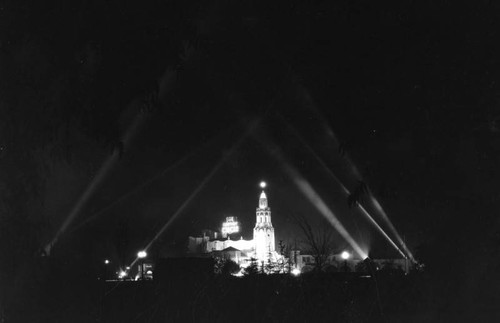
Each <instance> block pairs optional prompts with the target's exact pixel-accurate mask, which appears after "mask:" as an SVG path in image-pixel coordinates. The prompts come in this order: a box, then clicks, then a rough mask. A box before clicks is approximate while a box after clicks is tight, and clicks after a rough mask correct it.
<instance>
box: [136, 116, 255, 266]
mask: <svg viewBox="0 0 500 323" xmlns="http://www.w3.org/2000/svg"><path fill="white" fill-rule="evenodd" d="M255 126H256V123H253V124H252V125H251V126H249V127H248V130H247V131H246V132H245V133H244V134H243V135H242V136H241V137H240V138H239V139H238V140H237V141H236V143H234V144H233V146H232V147H231V149H230V150H229V152H226V153H225V154H224V156H223V157H222V159H221V160H219V162H218V163H217V164H216V165H215V166H214V167H213V168H212V170H211V171H210V173H209V174H208V175H207V176H205V178H204V179H203V180H202V181H201V183H200V184H199V185H198V186H197V187H196V189H195V190H194V191H193V192H192V193H191V194H190V195H189V196H188V198H187V199H186V200H185V201H184V202H183V203H182V204H181V206H180V207H179V208H178V209H177V210H176V211H175V212H174V214H173V215H172V216H171V217H170V219H168V221H167V222H166V223H165V224H164V225H163V226H162V227H161V229H160V230H159V231H158V232H157V233H156V235H155V236H154V237H153V239H151V241H150V242H149V243H148V244H147V245H146V247H145V248H143V249H142V250H144V251H148V250H149V248H150V247H151V246H152V245H153V243H154V242H155V241H156V240H157V239H158V238H159V237H160V236H161V235H162V234H163V233H164V232H165V231H166V230H167V229H168V228H169V227H170V225H171V224H172V223H173V222H174V220H176V219H177V218H178V217H179V215H180V214H181V213H182V212H183V211H184V209H186V207H187V206H188V205H189V204H190V203H191V201H192V200H193V199H194V198H195V197H196V196H197V195H198V193H199V192H200V191H201V190H202V189H203V188H204V187H205V186H206V184H207V183H208V182H209V181H210V180H211V179H212V177H213V176H214V175H215V173H217V171H218V170H219V169H220V168H221V166H222V165H224V163H225V162H226V160H227V159H228V158H229V156H231V154H232V153H233V152H234V150H235V149H236V148H237V147H238V146H239V145H241V143H242V142H243V140H244V139H245V138H246V137H247V135H248V134H249V133H250V131H251V130H252V129H253V128H254V127H255ZM137 261H139V258H138V257H137V258H136V259H135V260H134V261H133V262H132V263H131V264H130V267H133V266H134V265H135V264H136V263H137Z"/></svg>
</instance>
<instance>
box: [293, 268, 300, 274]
mask: <svg viewBox="0 0 500 323" xmlns="http://www.w3.org/2000/svg"><path fill="white" fill-rule="evenodd" d="M292 275H294V276H298V275H300V269H299V268H294V269H293V270H292Z"/></svg>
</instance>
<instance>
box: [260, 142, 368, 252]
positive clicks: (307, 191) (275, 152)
mask: <svg viewBox="0 0 500 323" xmlns="http://www.w3.org/2000/svg"><path fill="white" fill-rule="evenodd" d="M258 139H259V140H260V139H261V138H258ZM261 141H262V140H261ZM265 144H266V148H267V149H268V151H269V153H270V154H271V156H273V157H274V158H275V159H276V160H278V161H279V162H280V163H281V164H282V165H283V167H284V169H285V172H286V173H287V174H288V176H290V177H291V178H292V180H293V182H294V184H295V186H297V188H298V189H299V191H300V192H301V193H302V194H304V196H305V197H306V198H307V199H308V200H309V202H310V203H311V204H312V205H313V206H314V207H315V208H316V209H317V210H318V211H319V212H320V213H321V215H322V216H323V217H324V218H325V219H326V220H327V221H328V222H330V224H331V225H332V227H333V228H334V229H335V230H337V232H338V233H339V234H340V235H341V236H342V238H344V240H345V241H347V243H349V245H350V246H351V247H352V249H353V250H354V251H355V252H356V253H357V254H358V255H359V256H360V257H361V259H365V258H367V257H368V254H367V252H365V251H364V250H363V249H362V248H361V247H360V246H359V245H358V243H357V242H356V241H355V240H354V238H353V237H352V236H351V235H350V234H349V232H348V231H347V230H346V228H345V227H344V226H343V225H342V223H341V222H340V221H339V219H338V218H337V217H336V216H335V214H334V213H333V212H332V211H331V210H330V208H329V207H328V206H327V205H326V203H325V202H324V201H323V199H322V198H321V197H320V196H319V194H318V193H316V191H315V190H314V189H313V188H312V186H311V185H310V184H309V182H308V181H307V180H306V179H305V178H304V177H303V176H302V175H300V173H299V172H298V171H297V170H296V169H295V168H294V167H293V166H292V165H290V163H288V162H287V161H286V160H285V158H284V157H283V156H282V154H281V153H280V150H279V148H278V147H276V146H275V145H272V144H271V143H270V142H269V141H266V142H265Z"/></svg>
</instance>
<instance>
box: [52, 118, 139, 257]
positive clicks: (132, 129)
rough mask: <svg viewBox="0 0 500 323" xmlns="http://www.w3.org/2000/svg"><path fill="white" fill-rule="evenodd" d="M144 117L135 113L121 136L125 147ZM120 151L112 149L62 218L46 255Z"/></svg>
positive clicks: (102, 178) (96, 186)
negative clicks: (132, 120)
mask: <svg viewBox="0 0 500 323" xmlns="http://www.w3.org/2000/svg"><path fill="white" fill-rule="evenodd" d="M144 119H145V117H144V116H143V115H141V114H139V115H137V116H136V118H135V119H134V122H133V123H132V124H131V125H130V126H129V128H128V129H127V131H126V132H125V134H124V136H123V137H122V144H123V145H124V146H125V147H126V146H127V145H128V144H129V142H130V140H131V139H132V136H133V135H134V134H135V133H136V132H137V130H138V129H139V126H140V125H141V124H142V123H143V121H144ZM121 153H122V152H120V150H119V149H114V150H113V153H112V154H111V156H109V157H107V158H106V160H105V161H104V163H103V164H102V166H101V168H100V169H99V171H98V172H97V175H96V176H95V177H94V178H93V179H92V181H91V182H90V183H89V185H88V186H87V188H86V189H85V191H84V192H83V194H82V195H81V197H80V198H79V199H78V201H77V202H76V204H75V206H74V207H73V208H72V209H71V211H70V213H69V215H68V216H67V217H66V219H64V222H63V224H62V225H61V227H60V228H59V230H58V231H57V233H56V234H55V236H54V238H53V239H52V240H51V241H50V243H48V244H47V245H46V246H45V247H44V252H45V254H46V255H50V252H51V249H52V247H53V246H54V245H55V244H56V242H57V241H58V240H59V238H60V236H61V235H62V234H63V233H64V232H65V231H66V229H67V228H68V227H69V226H70V224H71V223H72V222H73V221H74V220H75V218H76V217H77V216H78V214H79V213H80V211H81V210H82V209H83V207H84V206H85V204H86V203H87V201H88V200H89V199H90V198H91V197H92V194H93V193H94V192H95V191H96V189H97V188H98V187H99V185H100V184H101V183H102V182H103V180H104V178H105V177H106V175H107V174H108V173H109V171H110V170H111V168H112V167H113V165H114V164H115V163H116V161H117V160H118V159H119V158H120V155H121Z"/></svg>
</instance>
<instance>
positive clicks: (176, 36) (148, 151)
mask: <svg viewBox="0 0 500 323" xmlns="http://www.w3.org/2000/svg"><path fill="white" fill-rule="evenodd" d="M268 2H270V1H262V2H254V1H238V2H234V3H232V2H229V1H215V2H211V3H203V2H192V3H189V4H187V3H186V2H185V1H177V2H174V1H155V2H151V3H141V4H140V5H139V4H137V3H132V2H126V1H125V2H123V1H74V2H71V3H70V2H64V1H60V2H58V3H54V4H50V5H49V4H45V3H35V2H33V3H30V2H29V1H26V2H7V3H4V4H2V5H1V8H0V10H1V11H0V15H1V19H0V24H1V27H0V33H1V39H0V57H1V59H0V91H1V96H0V109H1V110H0V111H1V115H2V118H1V121H0V127H1V128H0V131H1V132H0V135H1V137H0V145H1V152H0V162H1V164H2V167H1V170H0V172H1V173H0V181H1V185H2V186H1V191H2V193H1V199H2V212H3V214H4V215H3V218H2V221H4V223H5V225H2V230H4V231H5V232H4V234H3V235H2V238H3V239H14V240H13V241H16V243H17V246H18V248H19V249H20V250H23V252H24V253H25V254H26V255H32V254H34V253H35V250H36V249H37V248H39V247H40V246H42V245H44V244H45V243H47V241H50V240H51V239H52V238H53V236H54V235H55V234H56V232H57V230H58V229H59V227H60V226H61V225H62V223H63V221H64V219H65V218H66V217H67V216H68V214H69V213H70V211H71V209H72V207H73V206H74V205H75V204H76V203H77V201H78V198H79V197H80V196H81V194H82V193H83V192H84V190H85V188H86V187H87V186H88V185H89V183H91V182H92V181H93V180H95V178H96V175H97V174H98V170H99V168H100V167H101V165H102V164H103V163H104V161H105V160H106V159H107V158H111V157H110V156H112V155H113V153H115V155H116V152H117V151H118V150H120V151H121V152H122V153H121V158H119V159H118V160H117V161H116V163H115V164H114V165H113V167H112V168H111V169H110V171H109V172H107V176H106V177H105V178H104V180H103V181H102V183H101V185H100V186H99V187H98V188H97V189H96V190H95V191H94V192H93V194H92V196H91V198H90V199H89V201H88V203H86V204H85V206H84V207H83V209H82V210H81V212H79V213H78V214H77V216H76V218H75V220H74V221H73V222H72V223H71V224H70V226H69V228H68V230H67V231H66V232H65V233H64V234H63V235H62V236H61V240H60V241H64V242H65V243H61V244H60V245H59V247H57V248H59V249H57V248H56V249H54V250H56V251H54V252H59V253H60V254H61V255H64V254H66V255H67V254H74V253H77V254H81V255H89V254H92V257H96V258H97V257H104V256H105V255H108V254H114V256H116V257H118V254H120V257H122V258H127V257H129V256H127V255H129V254H132V255H133V253H134V252H135V250H136V249H138V248H140V247H141V246H142V245H144V244H145V243H147V242H148V241H149V240H150V239H151V238H152V237H153V236H154V235H155V234H156V232H158V230H159V229H160V228H161V226H162V225H163V224H164V223H165V222H166V221H168V219H169V218H170V217H171V216H172V214H173V213H174V212H175V210H176V209H177V208H178V207H179V206H180V205H181V204H182V203H183V202H184V201H185V199H186V198H187V197H188V196H189V195H190V194H191V193H192V192H193V191H194V190H195V189H196V188H197V187H198V185H199V184H200V183H201V182H202V181H203V179H204V178H205V176H207V174H208V173H210V171H211V169H212V168H213V167H214V166H215V165H217V163H219V162H220V161H221V160H223V159H224V160H225V162H224V164H223V165H222V166H221V167H220V168H219V170H218V171H217V172H216V173H215V175H214V176H213V178H212V179H211V180H210V181H208V182H207V184H206V186H205V187H204V188H203V189H202V190H201V191H200V193H199V194H198V195H197V196H196V197H195V198H194V199H193V200H192V202H191V203H189V205H188V206H187V207H186V209H185V210H184V211H183V212H182V213H181V214H180V215H179V217H178V219H177V220H176V221H175V222H174V223H173V225H172V226H171V227H170V228H169V229H168V230H167V231H166V232H165V234H164V235H162V237H161V239H160V240H159V241H158V244H159V245H170V244H174V243H179V242H180V241H181V242H182V241H184V239H185V237H186V236H187V235H188V234H196V233H198V232H199V230H201V229H203V228H206V227H212V228H214V227H216V226H218V225H220V222H221V221H222V219H223V217H224V216H226V215H236V216H238V217H239V218H240V219H241V221H242V222H243V225H244V228H245V232H244V233H245V235H247V236H248V235H250V233H251V229H252V226H253V221H254V215H255V214H254V212H255V207H256V206H257V201H258V194H259V192H260V191H259V188H258V183H259V181H260V180H262V179H264V180H266V181H268V182H269V189H268V193H269V198H270V204H271V207H272V210H273V222H274V223H275V226H276V235H277V238H278V239H284V240H287V241H290V240H293V239H294V238H296V237H297V236H298V232H297V230H296V229H294V226H293V223H292V220H291V218H290V215H291V214H293V213H296V214H304V215H306V216H307V217H308V218H309V219H310V220H311V221H313V222H315V223H316V222H318V223H319V222H321V216H320V215H319V214H318V213H317V212H316V211H315V209H314V208H313V207H312V206H311V205H310V204H309V203H308V202H307V200H306V199H305V198H304V197H303V196H302V195H301V194H300V192H299V191H298V190H297V188H296V187H295V186H294V185H293V182H292V179H291V178H290V176H289V175H287V173H286V172H284V171H283V168H284V165H283V164H282V162H280V161H279V160H278V159H276V158H274V157H273V151H274V150H276V149H279V151H280V152H281V153H282V154H283V156H285V159H286V160H287V161H288V162H289V163H290V165H293V167H295V168H296V169H297V170H298V171H299V172H300V173H301V174H302V175H303V176H304V177H305V178H306V179H307V180H308V181H309V182H310V183H311V185H312V186H313V187H314V188H315V189H316V190H317V192H318V193H320V195H321V196H322V197H323V199H324V200H325V202H326V203H327V204H328V205H329V206H330V207H331V208H332V210H333V211H334V212H335V213H336V214H337V215H338V216H339V218H340V219H341V220H342V221H344V222H345V225H346V227H348V229H349V230H350V231H351V232H352V234H353V235H355V236H356V237H357V239H360V240H363V241H364V242H363V243H365V244H367V245H369V248H370V249H371V250H373V251H374V252H375V251H376V252H377V253H378V254H380V255H389V256H391V255H394V251H393V250H391V248H390V246H389V245H388V244H387V243H386V242H384V240H383V239H382V238H381V236H380V235H379V234H377V233H376V232H375V231H374V230H373V229H370V226H369V225H368V223H367V222H366V221H365V220H364V219H363V218H362V217H360V215H359V214H357V215H356V214H355V212H353V211H352V210H349V208H348V207H347V200H346V198H345V196H342V194H340V193H339V192H340V189H339V187H338V185H336V184H335V182H333V181H332V180H331V179H330V178H329V177H328V175H327V173H326V172H325V171H324V170H323V169H322V166H321V165H320V164H318V162H317V161H316V160H315V159H314V157H313V156H312V155H311V153H310V152H309V151H308V150H307V148H305V147H304V146H303V145H302V144H301V142H300V141H299V140H298V139H297V137H296V136H295V134H294V131H296V132H297V133H299V134H300V135H301V136H302V137H303V138H304V140H305V141H306V142H307V143H308V144H309V145H310V146H311V147H312V149H313V150H314V151H315V152H316V153H317V154H318V155H319V156H320V157H321V158H322V159H323V160H324V161H325V163H326V164H327V165H328V167H330V169H331V170H332V171H333V172H335V173H336V175H337V176H338V177H339V178H341V180H342V181H344V182H345V184H346V185H347V187H348V188H349V189H351V190H353V189H355V188H356V185H357V183H358V180H362V181H364V182H365V183H366V184H367V185H368V186H369V188H370V190H371V191H372V192H373V194H374V195H375V196H376V197H377V198H378V200H379V201H380V203H381V204H382V206H383V207H384V208H385V210H386V211H387V213H388V215H389V217H390V219H391V220H392V221H393V223H394V225H395V227H396V228H397V229H398V231H399V232H400V233H401V234H402V235H404V237H405V239H406V240H407V242H408V244H409V246H410V248H411V249H412V251H414V253H416V254H417V257H420V259H422V260H423V261H424V262H428V263H430V264H431V266H432V264H433V263H434V262H436V263H437V262H439V261H442V258H443V257H446V256H447V257H449V258H450V259H465V258H466V259H471V260H472V261H473V260H474V259H476V258H480V257H486V256H487V255H489V254H493V253H494V252H495V250H496V249H495V248H498V247H496V246H497V245H498V244H497V243H496V242H498V221H497V216H496V214H497V210H498V207H500V205H499V194H498V189H497V187H498V184H497V183H498V181H499V180H500V178H499V174H498V171H497V169H498V167H497V165H498V162H499V157H500V146H499V145H500V121H499V120H500V109H499V106H498V93H499V84H498V72H499V57H500V55H499V54H500V52H499V48H498V46H499V45H498V44H499V42H498V27H499V26H498V21H499V20H498V6H497V5H495V4H494V3H490V2H488V1H476V2H474V4H472V3H471V4H469V5H463V4H459V3H448V2H435V1H423V2H422V1H419V2H416V1H387V2H384V3H377V4H375V3H365V2H361V1H335V2H332V1H323V2H321V1H306V2H302V1H300V2H299V1H273V2H272V3H268ZM156 95H157V96H158V102H157V104H154V105H151V104H149V103H148V102H153V101H154V97H155V96H156ZM151 97H153V101H151V100H149V99H148V98H151ZM148 100H149V101H148ZM134 120H141V123H140V126H139V127H138V128H137V131H135V132H134V133H133V135H131V137H130V138H131V139H130V140H128V139H127V140H126V141H124V139H123V138H124V136H125V134H127V133H129V132H130V130H129V129H130V128H131V127H132V125H133V124H134ZM290 127H292V128H293V129H295V130H291V128H290ZM327 129H331V130H332V131H333V132H334V133H335V135H336V138H337V139H336V140H334V139H332V137H331V136H329V134H328V132H327ZM240 138H243V139H241V140H242V141H241V142H240V143H239V144H238V146H237V147H235V148H234V149H233V148H232V147H233V145H234V144H235V143H236V142H238V140H239V139H240ZM276 147H277V148H276ZM274 152H275V151H274ZM348 157H349V158H350V159H351V160H352V162H353V163H354V165H355V166H356V167H357V168H358V169H359V176H354V175H353V173H352V172H351V170H350V168H349V163H348V162H347V158H348ZM179 160H182V162H180V163H178V164H176V162H177V161H179ZM174 164H175V167H172V168H169V167H170V166H171V165H174ZM165 169H168V171H164V170H165ZM152 178H155V180H154V181H152V182H151V183H149V184H148V185H143V184H144V183H146V182H147V181H148V180H150V179H152ZM141 185H143V186H141ZM130 192H133V193H132V194H129V195H127V196H126V198H124V199H122V200H119V199H120V198H121V197H122V196H124V194H128V193H130ZM117 200H119V203H115V202H116V201H117ZM112 203H115V204H112ZM111 204H112V207H108V206H109V205H111ZM106 207H108V208H107V209H105V210H104V211H102V210H103V209H104V208H106ZM99 212H100V213H99ZM95 213H98V216H94V217H93V214H95ZM86 219H88V222H86V224H85V225H80V226H79V224H80V223H82V222H83V221H85V220H86ZM340 244H342V243H340ZM342 247H344V245H342ZM477 250H479V254H478V253H477ZM10 252H12V251H10V250H4V251H3V253H4V255H5V256H6V255H8V254H9V253H10ZM456 261H458V260H456ZM443 266H445V267H443V268H447V267H446V266H452V264H450V263H448V262H447V264H446V265H443Z"/></svg>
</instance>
